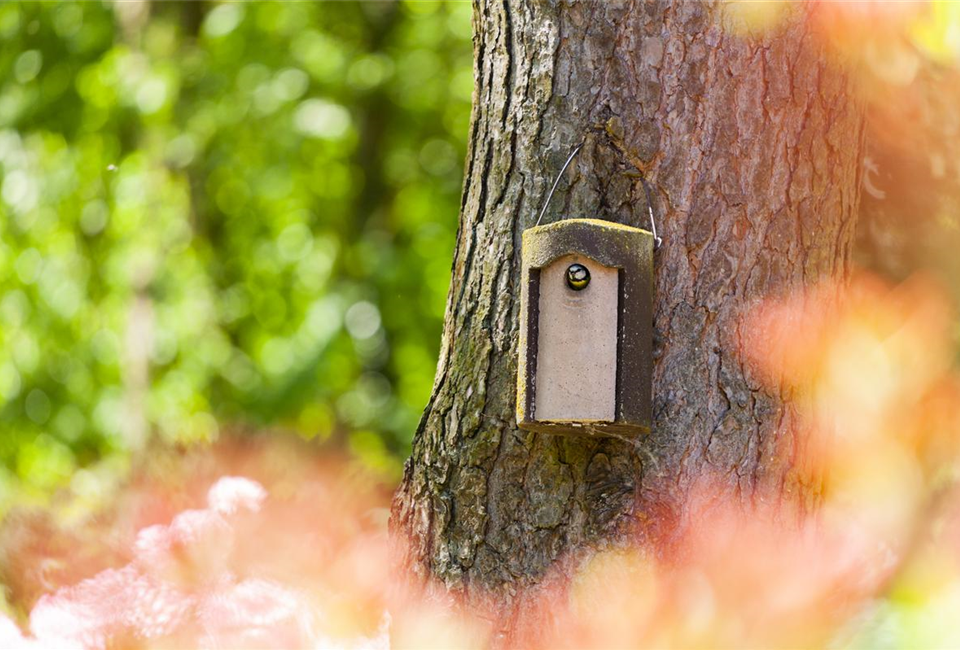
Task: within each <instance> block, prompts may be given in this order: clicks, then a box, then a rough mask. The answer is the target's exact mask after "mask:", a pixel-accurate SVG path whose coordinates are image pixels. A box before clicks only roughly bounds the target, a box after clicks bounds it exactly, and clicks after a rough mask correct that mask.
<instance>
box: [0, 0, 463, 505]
mask: <svg viewBox="0 0 960 650" xmlns="http://www.w3.org/2000/svg"><path fill="white" fill-rule="evenodd" d="M470 13H471V6H470V4H469V3H466V2H449V3H444V2H396V3H394V2H389V3H388V2H370V3H366V2H365V3H345V2H344V3H341V2H331V3H312V2H290V3H286V2H264V3H251V4H247V3H222V4H219V3H208V2H153V3H147V2H117V3H109V2H103V3H101V2H76V3H47V2H27V3H3V5H2V6H0V41H2V42H3V47H2V49H0V183H2V185H0V431H2V434H0V517H2V516H3V515H4V514H5V513H6V512H8V511H9V510H10V509H11V508H12V507H13V506H15V505H24V504H33V505H43V504H45V503H49V499H50V497H51V495H53V494H54V493H57V492H58V491H60V492H63V491H64V490H66V491H68V492H71V493H72V494H73V496H75V497H78V498H81V499H83V500H85V501H87V502H88V505H89V506H90V507H96V505H97V502H98V501H100V500H102V499H104V498H107V497H108V496H109V494H110V493H111V491H112V490H113V489H114V488H115V486H116V485H117V484H118V482H119V481H122V480H123V478H124V477H125V475H126V473H127V471H128V468H129V466H130V461H131V458H136V454H137V453H144V450H151V449H154V448H155V446H157V445H168V446H169V445H177V446H190V445H195V444H196V443H206V442H209V441H212V440H216V439H218V438H220V437H223V436H225V435H244V433H245V432H254V431H255V432H257V433H258V434H261V435H262V434H263V433H264V432H285V433H287V434H295V435H297V436H301V437H303V438H305V439H308V440H311V441H313V442H314V444H316V445H318V446H320V447H322V446H333V447H336V448H338V449H344V450H346V451H347V453H349V455H350V457H351V458H354V459H356V460H357V461H358V462H361V463H363V464H364V465H366V466H368V467H369V468H371V469H373V470H374V471H376V472H379V473H382V474H383V475H384V476H385V477H387V478H388V479H390V478H394V479H395V478H396V477H397V476H398V475H399V472H400V468H401V464H402V461H403V459H404V458H405V456H406V455H407V452H408V450H409V445H410V440H411V437H412V434H413V431H414V429H415V427H416V422H417V419H418V417H419V413H420V411H421V410H422V408H423V405H424V404H425V403H426V400H427V398H428V396H429V391H430V386H431V384H432V380H433V372H434V370H435V367H436V356H437V350H438V347H439V341H440V329H441V323H442V316H443V309H444V302H445V297H446V291H447V287H448V284H449V275H450V263H451V259H452V254H453V243H454V237H455V232H456V218H457V210H458V207H459V191H460V185H461V167H462V161H463V158H464V155H465V142H466V137H467V132H468V123H469V114H470V96H471V92H472V83H473V78H472V72H471V66H472V59H471V57H472V50H471V44H470Z"/></svg>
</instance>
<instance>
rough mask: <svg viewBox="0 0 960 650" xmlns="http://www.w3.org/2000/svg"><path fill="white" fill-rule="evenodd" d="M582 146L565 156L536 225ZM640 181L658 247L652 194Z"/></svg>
mask: <svg viewBox="0 0 960 650" xmlns="http://www.w3.org/2000/svg"><path fill="white" fill-rule="evenodd" d="M582 148H583V142H581V143H580V144H578V145H577V146H576V147H574V148H573V151H571V152H570V155H569V156H568V157H567V162H565V163H563V167H561V168H560V173H559V174H557V178H556V179H555V180H554V181H553V187H551V188H550V192H549V193H548V194H547V199H546V201H544V202H543V208H542V209H541V210H540V216H539V217H537V223H536V224H535V225H536V226H539V225H540V221H541V220H542V219H543V215H544V214H546V212H547V207H548V206H549V205H550V199H552V198H553V193H554V192H556V191H557V185H559V184H560V179H561V178H563V172H565V171H567V167H569V166H570V163H571V162H573V158H574V156H576V155H577V154H578V153H580V150H581V149H582ZM640 182H641V183H643V193H644V195H645V196H646V197H647V216H648V217H649V218H650V232H651V234H653V245H654V247H655V248H660V244H662V243H663V240H662V239H661V238H660V236H659V235H657V222H656V221H655V220H654V218H653V196H652V195H651V194H650V186H649V185H648V184H647V179H646V178H644V177H642V176H641V177H640Z"/></svg>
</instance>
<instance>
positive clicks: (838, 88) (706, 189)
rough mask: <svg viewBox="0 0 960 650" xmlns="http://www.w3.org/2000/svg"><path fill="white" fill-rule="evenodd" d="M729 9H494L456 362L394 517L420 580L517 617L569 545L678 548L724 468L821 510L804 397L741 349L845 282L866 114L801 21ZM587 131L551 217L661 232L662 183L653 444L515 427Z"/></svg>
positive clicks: (466, 225) (458, 296) (434, 401)
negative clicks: (675, 539) (744, 15)
mask: <svg viewBox="0 0 960 650" xmlns="http://www.w3.org/2000/svg"><path fill="white" fill-rule="evenodd" d="M721 12H722V8H721V7H719V6H713V5H709V4H701V3H699V2H693V1H690V0H676V1H674V2H653V1H643V0H638V1H636V2H614V1H604V2H546V1H543V2H541V1H536V0H505V1H504V2H492V1H491V2H481V3H480V4H478V5H475V13H474V32H475V36H474V43H475V44H474V47H475V76H476V95H475V97H474V115H473V120H472V127H471V129H472V132H471V134H470V151H469V154H468V160H467V168H466V178H465V184H464V192H463V203H462V209H461V214H460V232H459V237H458V243H457V249H456V254H455V258H454V266H453V279H452V283H451V288H450V294H449V299H448V304H447V314H446V324H445V330H444V337H443V343H442V350H441V357H440V362H439V367H438V370H437V377H436V382H435V385H434V389H433V394H432V397H431V398H430V402H429V404H428V405H427V407H426V410H425V413H424V416H423V420H422V421H421V423H420V426H419V429H418V431H417V433H416V438H415V440H414V446H413V453H412V456H411V458H410V459H409V461H408V464H407V467H406V472H405V475H404V479H403V483H402V486H401V488H400V490H399V492H398V494H397V497H396V500H395V504H394V512H393V522H392V524H393V530H394V531H395V533H397V534H399V535H402V536H405V537H406V538H407V539H408V540H409V542H410V546H409V550H408V557H407V560H408V562H409V563H410V565H411V566H412V567H413V568H414V569H415V570H416V571H418V572H420V573H421V574H422V575H432V576H436V577H438V578H439V579H440V580H442V581H443V582H444V583H446V584H447V586H448V587H450V588H454V589H462V588H466V589H468V590H473V589H475V588H477V587H483V588H489V589H493V590H495V592H497V593H499V594H501V596H502V597H503V598H504V602H509V601H510V596H511V594H515V593H517V590H519V589H521V588H523V587H525V586H527V585H531V584H536V583H537V581H538V580H539V579H541V578H542V576H543V575H544V574H545V572H546V570H547V569H548V568H549V567H551V565H554V564H555V563H556V562H557V560H558V558H560V557H561V556H563V555H564V554H565V553H568V552H571V551H576V550H578V549H583V548H591V547H598V546H602V545H604V544H609V543H616V542H617V540H619V539H622V538H623V536H624V535H625V534H626V533H628V532H638V533H639V534H640V535H641V536H642V537H644V538H645V539H647V540H651V541H656V542H658V543H663V544H669V542H670V539H671V537H672V536H673V535H674V534H675V533H676V531H677V530H679V529H680V528H682V525H683V524H684V520H685V517H686V515H687V514H688V513H686V512H685V509H684V502H685V497H686V496H687V495H688V494H689V491H690V489H691V487H692V486H693V484H694V482H695V481H696V480H697V478H698V477H701V476H704V475H710V476H713V477H714V478H715V479H716V480H718V481H720V482H721V483H722V484H724V485H725V486H727V487H729V488H730V494H731V497H730V498H734V499H740V500H741V501H743V502H744V503H749V502H750V500H752V499H756V498H759V495H761V494H762V495H764V497H767V496H770V497H774V498H776V497H783V496H786V495H789V494H801V495H812V498H815V493H816V489H815V486H804V485H801V483H802V481H801V480H800V479H799V478H798V477H799V476H801V474H800V473H798V472H796V471H795V468H794V467H793V464H792V461H793V459H792V458H791V454H790V453H789V450H790V449H791V448H792V449H794V451H796V449H797V446H799V445H801V444H802V440H801V439H800V436H794V434H793V433H791V426H790V418H791V415H790V413H791V409H790V407H789V404H787V403H786V398H785V397H784V396H783V395H781V394H780V391H777V390H771V389H770V388H769V387H765V386H763V385H761V382H760V381H759V380H758V379H757V377H756V376H755V375H754V374H753V373H752V372H751V370H750V369H749V368H748V367H747V366H746V365H745V362H744V360H743V357H742V355H741V354H740V350H741V348H742V337H743V335H744V333H743V331H742V322H741V321H742V315H743V314H744V312H745V310H747V309H748V308H749V307H751V306H752V305H754V304H756V302H757V301H758V300H761V299H763V298H765V297H768V296H772V295H780V294H782V293H784V292H788V291H791V290H794V289H797V288H800V287H802V286H806V285H809V284H811V283H813V282H815V281H816V280H817V279H818V278H821V277H823V276H825V275H836V274H843V273H844V272H845V270H846V268H847V265H848V259H849V252H850V247H851V242H852V238H853V234H854V225H855V219H856V214H857V207H858V203H859V195H860V169H861V166H860V151H861V148H862V139H863V118H862V112H861V109H860V106H859V103H858V102H857V100H856V99H855V98H854V97H853V93H852V91H851V88H850V83H849V81H848V79H847V77H846V76H845V75H844V73H843V72H842V71H841V70H840V69H838V68H837V67H836V66H834V65H833V64H831V63H830V62H829V60H828V56H827V55H826V54H825V51H824V47H823V46H822V44H821V43H820V42H818V39H817V38H816V36H815V35H814V34H813V33H812V32H811V29H810V28H809V26H808V22H807V21H806V20H805V17H804V16H803V15H800V12H799V11H798V12H797V14H796V15H794V16H792V17H790V19H789V20H788V21H787V23H786V24H784V25H781V26H780V28H778V30H777V31H776V32H775V33H770V34H766V35H765V36H763V37H762V38H759V37H758V38H741V37H738V36H736V35H734V34H731V33H729V32H727V31H725V30H724V18H723V16H722V15H721ZM582 139H585V141H586V145H585V147H584V149H583V151H582V152H581V153H580V155H579V157H578V158H577V160H576V161H575V163H574V164H573V165H572V166H571V169H570V170H568V172H567V176H566V178H565V179H564V181H563V182H561V184H560V188H559V189H558V192H557V194H556V196H555V197H554V200H553V204H552V206H551V208H550V209H549V211H548V212H547V215H546V216H545V217H544V222H549V221H552V220H555V219H558V218H561V216H577V217H592V218H601V219H608V220H612V221H617V222H620V223H625V224H629V225H634V226H641V227H646V224H647V217H646V210H647V204H646V200H645V195H644V188H643V185H642V183H641V181H640V178H641V177H645V178H646V179H647V180H648V182H649V185H650V188H651V190H652V195H653V203H654V206H653V207H654V211H655V212H656V215H657V218H658V226H659V229H660V234H661V235H662V237H663V246H662V247H661V248H660V250H659V251H658V252H657V256H656V280H655V287H656V295H655V298H654V301H655V305H654V307H655V335H654V358H655V368H654V380H653V395H654V398H653V399H654V424H653V432H652V434H651V435H650V436H649V437H648V438H646V439H644V440H643V441H642V442H641V444H640V445H639V446H637V447H634V446H632V445H630V444H629V443H627V442H623V441H620V440H616V439H584V438H568V437H561V436H552V435H548V434H534V433H528V432H524V431H520V430H518V429H517V428H516V425H515V394H516V392H515V391H516V367H517V363H516V358H517V349H516V347H517V326H518V302H519V293H520V292H519V284H518V279H519V268H520V258H519V253H520V235H521V233H522V232H523V230H524V229H526V228H529V227H530V226H532V225H533V224H534V222H535V220H536V218H537V214H538V212H539V209H540V207H541V204H542V202H543V200H544V197H545V195H546V193H547V191H548V190H549V188H550V185H551V183H552V181H553V178H554V176H555V175H556V173H557V171H558V170H559V169H560V167H561V165H562V164H563V161H564V159H565V158H566V156H567V154H568V153H569V152H570V151H571V149H572V148H573V146H574V145H576V143H577V142H579V141H581V140H582ZM790 436H794V437H795V438H796V439H791V438H790ZM784 450H787V451H788V453H786V454H784V453H782V452H783V451H784Z"/></svg>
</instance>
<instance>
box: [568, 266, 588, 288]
mask: <svg viewBox="0 0 960 650" xmlns="http://www.w3.org/2000/svg"><path fill="white" fill-rule="evenodd" d="M588 284H590V271H588V270H587V267H585V266H584V265H583V264H571V265H570V266H568V267H567V286H568V287H570V288H571V289H573V290H574V291H582V290H584V289H586V288H587V285H588Z"/></svg>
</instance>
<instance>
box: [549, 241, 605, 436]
mask: <svg viewBox="0 0 960 650" xmlns="http://www.w3.org/2000/svg"><path fill="white" fill-rule="evenodd" d="M618 275H619V273H618V271H617V269H612V268H609V267H606V266H602V265H601V264H599V263H598V262H596V261H594V260H592V259H589V258H587V257H584V256H582V255H565V256H563V257H561V258H559V259H557V260H556V261H554V262H552V263H551V264H549V265H548V266H546V267H545V268H543V269H542V270H541V271H540V299H539V309H538V312H539V319H540V324H539V325H540V326H539V328H538V329H539V333H538V338H537V361H538V363H537V379H538V382H537V383H538V387H539V390H538V391H537V392H536V400H535V408H534V413H536V415H537V419H538V420H544V421H554V422H558V421H559V422H562V421H571V420H582V421H598V422H613V421H614V420H615V419H616V410H615V409H616V391H617V318H618V316H617V302H618V300H619V298H618V295H619V278H618Z"/></svg>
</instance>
